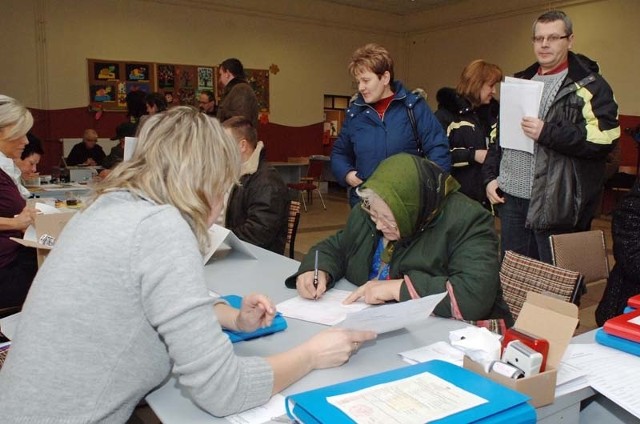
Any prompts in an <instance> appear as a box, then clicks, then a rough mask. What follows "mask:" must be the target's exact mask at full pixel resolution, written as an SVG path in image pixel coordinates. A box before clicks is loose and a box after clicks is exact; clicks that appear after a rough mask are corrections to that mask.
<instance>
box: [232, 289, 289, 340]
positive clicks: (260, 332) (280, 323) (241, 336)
mask: <svg viewBox="0 0 640 424" xmlns="http://www.w3.org/2000/svg"><path fill="white" fill-rule="evenodd" d="M222 298H223V299H224V300H226V301H227V302H229V305H231V306H233V307H234V308H236V309H240V305H242V297H241V296H236V295H235V294H230V295H227V296H222ZM286 328H287V321H286V320H285V319H284V317H283V316H282V315H281V314H280V312H277V313H276V316H275V317H274V318H273V322H272V323H271V325H270V326H269V327H265V328H258V329H257V330H256V331H252V332H250V333H245V332H242V331H232V330H222V331H224V332H225V333H226V334H227V335H228V336H229V339H230V340H231V343H236V342H241V341H243V340H251V339H255V338H257V337H262V336H266V335H267V334H273V333H277V332H278V331H283V330H284V329H286Z"/></svg>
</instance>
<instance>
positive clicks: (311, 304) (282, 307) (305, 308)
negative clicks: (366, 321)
mask: <svg viewBox="0 0 640 424" xmlns="http://www.w3.org/2000/svg"><path fill="white" fill-rule="evenodd" d="M350 294H351V292H350V291H348V290H338V289H331V290H328V291H327V292H326V293H325V294H324V295H323V296H322V297H321V298H320V299H318V300H309V299H304V298H302V297H300V296H296V297H293V298H291V299H289V300H285V301H284V302H280V303H278V305H276V307H277V309H278V311H279V312H280V313H281V314H282V315H284V316H285V317H287V318H295V319H299V320H302V321H309V322H315V323H317V324H324V325H335V324H338V323H339V322H340V321H343V320H344V319H345V318H346V317H347V313H349V312H355V311H360V310H363V309H365V308H368V307H369V306H370V305H367V304H366V303H364V302H362V301H358V302H354V303H352V304H350V305H343V304H342V301H343V300H345V299H346V298H347V296H349V295H350Z"/></svg>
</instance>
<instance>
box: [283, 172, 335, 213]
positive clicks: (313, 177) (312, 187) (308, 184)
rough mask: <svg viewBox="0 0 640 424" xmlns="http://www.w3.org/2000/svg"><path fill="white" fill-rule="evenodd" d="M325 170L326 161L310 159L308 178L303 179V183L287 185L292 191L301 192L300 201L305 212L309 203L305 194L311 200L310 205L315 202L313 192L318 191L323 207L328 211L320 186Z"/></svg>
mask: <svg viewBox="0 0 640 424" xmlns="http://www.w3.org/2000/svg"><path fill="white" fill-rule="evenodd" d="M323 168H324V161H322V160H315V159H309V167H308V168H307V176H306V177H302V179H301V181H300V182H298V183H290V184H287V187H289V188H290V189H292V190H298V191H299V192H300V199H301V200H302V205H303V206H304V210H305V212H306V210H307V203H306V202H305V200H304V194H305V193H306V194H307V196H308V198H309V203H311V202H312V200H313V192H314V191H317V192H318V195H319V196H320V201H321V202H322V207H323V208H324V210H327V205H325V203H324V199H323V198H322V193H320V189H319V184H320V176H321V175H322V169H323Z"/></svg>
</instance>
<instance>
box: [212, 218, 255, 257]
mask: <svg viewBox="0 0 640 424" xmlns="http://www.w3.org/2000/svg"><path fill="white" fill-rule="evenodd" d="M230 250H236V251H239V252H242V254H244V255H245V256H247V257H249V258H251V259H256V256H255V255H254V254H253V253H251V250H249V248H248V247H247V246H246V245H245V244H244V243H243V242H242V241H241V240H240V239H239V238H238V236H236V235H235V234H233V232H232V231H231V230H229V229H227V228H224V227H221V226H219V225H218V224H213V225H212V226H211V227H210V228H209V250H208V251H207V254H206V255H204V258H203V260H204V263H205V265H206V264H207V262H209V260H210V259H211V258H212V257H213V258H220V257H223V256H224V255H225V254H227V253H229V251H230Z"/></svg>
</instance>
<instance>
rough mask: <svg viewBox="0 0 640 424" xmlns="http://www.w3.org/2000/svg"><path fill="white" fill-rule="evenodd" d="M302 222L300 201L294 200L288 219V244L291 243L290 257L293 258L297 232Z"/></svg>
mask: <svg viewBox="0 0 640 424" xmlns="http://www.w3.org/2000/svg"><path fill="white" fill-rule="evenodd" d="M299 223H300V202H296V201H295V200H292V201H291V203H289V218H288V221H287V244H288V245H289V257H290V258H291V259H293V257H294V253H295V250H294V248H295V244H296V234H298V224H299Z"/></svg>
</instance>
